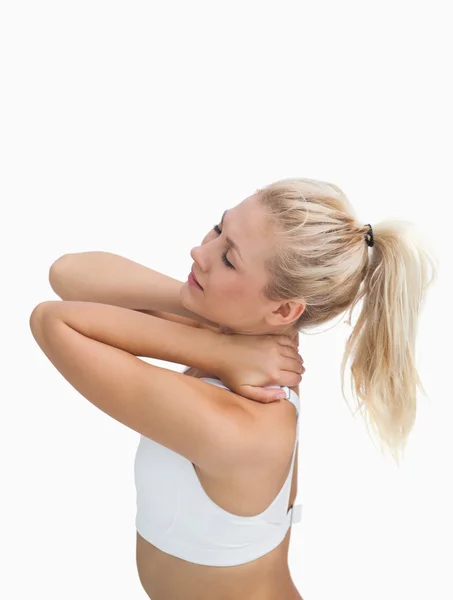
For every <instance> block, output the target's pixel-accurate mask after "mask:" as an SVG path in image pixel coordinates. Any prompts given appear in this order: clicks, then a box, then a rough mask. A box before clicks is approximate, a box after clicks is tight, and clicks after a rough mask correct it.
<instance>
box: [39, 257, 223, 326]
mask: <svg viewBox="0 0 453 600" xmlns="http://www.w3.org/2000/svg"><path fill="white" fill-rule="evenodd" d="M49 283H50V285H51V287H52V289H53V291H54V292H55V293H56V294H57V296H59V297H60V298H61V299H62V300H81V301H84V302H97V303H101V304H111V305H113V306H120V307H123V308H130V309H133V310H137V311H140V312H144V313H147V314H150V315H153V316H156V317H160V318H163V319H167V320H170V321H176V322H178V323H183V324H186V325H191V326H194V327H200V326H202V325H205V326H206V328H211V327H212V328H213V329H216V328H217V324H216V323H212V322H211V321H208V320H207V319H204V318H203V317H201V316H200V315H197V314H196V313H193V312H191V311H188V310H187V309H186V308H184V306H183V305H182V304H181V301H180V298H179V292H180V289H181V286H182V285H183V282H182V281H178V280H177V279H173V278H172V277H169V276H168V275H164V274H163V273H159V272H158V271H155V270H153V269H150V268H149V267H145V266H144V265H141V264H139V263H136V262H134V261H133V260H129V259H128V258H124V257H123V256H119V255H118V254H113V253H111V252H101V251H94V252H78V253H75V254H64V255H63V256H61V257H60V258H59V259H57V260H56V261H55V262H54V263H53V264H52V265H51V267H50V270H49Z"/></svg>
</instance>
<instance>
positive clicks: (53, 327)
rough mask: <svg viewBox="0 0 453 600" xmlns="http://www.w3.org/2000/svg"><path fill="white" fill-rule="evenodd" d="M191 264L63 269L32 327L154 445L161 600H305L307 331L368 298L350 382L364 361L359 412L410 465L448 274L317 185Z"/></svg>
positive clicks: (152, 565) (69, 372) (210, 241)
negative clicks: (302, 348) (301, 451)
mask: <svg viewBox="0 0 453 600" xmlns="http://www.w3.org/2000/svg"><path fill="white" fill-rule="evenodd" d="M191 257H192V259H193V267H192V271H191V274H190V275H189V278H188V281H187V282H185V283H182V282H179V281H176V280H174V279H172V278H169V277H166V276H165V275H162V274H160V273H157V272H156V271H153V270H152V269H148V268H147V267H144V266H142V265H138V264H137V263H134V262H133V261H129V260H127V259H125V258H122V257H120V256H117V255H114V254H109V253H104V252H88V253H81V254H73V255H72V254H69V255H64V256H63V257H61V258H60V259H58V260H57V261H56V262H55V263H54V264H53V265H52V267H51V269H50V282H51V285H52V287H53V289H54V291H55V292H56V293H57V294H58V295H59V296H60V298H61V299H62V300H64V302H59V301H58V302H43V303H41V304H39V305H38V306H37V307H36V308H35V309H34V311H33V312H32V315H31V317H30V326H31V330H32V333H33V335H34V337H35V339H36V341H37V343H38V344H39V346H40V347H41V348H42V350H43V351H44V353H45V354H46V356H47V357H48V358H49V360H50V361H51V362H52V363H53V364H54V365H55V367H56V368H57V369H58V370H59V371H60V373H61V374H62V375H63V376H64V377H65V378H66V379H67V380H68V381H69V383H70V384H71V385H72V386H73V387H74V388H75V389H76V390H78V391H79V392H80V393H81V394H82V395H83V396H85V398H87V399H88V400H89V401H90V402H92V403H93V404H95V405H96V406H97V407H98V408H100V409H101V410H102V411H104V412H106V413H107V414H109V415H110V416H111V417H113V418H114V419H117V420H118V421H120V422H122V423H124V424H125V425H126V426H128V427H130V428H131V429H134V430H135V431H137V432H138V433H140V434H141V435H140V443H139V446H138V449H137V455H136V459H135V483H136V487H137V516H136V529H137V548H136V550H137V553H136V559H137V568H138V573H139V577H140V581H141V583H142V585H143V587H144V589H145V591H146V592H147V594H148V596H149V597H150V598H152V600H200V599H205V598H206V600H284V599H286V600H301V599H302V596H301V595H300V593H299V591H298V590H297V589H296V587H295V585H294V582H293V580H292V578H291V574H290V572H289V568H288V550H289V542H290V535H291V526H292V524H294V523H297V522H298V521H299V520H300V516H301V515H300V512H301V511H300V509H301V505H300V504H299V505H296V504H295V501H296V496H297V477H298V468H297V465H298V463H297V449H298V432H299V413H300V409H301V404H300V400H299V389H298V385H299V383H300V381H301V378H302V374H303V372H304V370H305V369H304V367H303V360H302V358H301V356H300V354H299V352H298V343H297V339H298V338H297V335H298V333H299V332H305V331H307V330H309V329H310V328H313V327H316V326H318V325H321V324H323V323H327V322H328V321H330V320H331V319H333V318H334V317H336V316H337V315H340V314H341V313H343V312H344V311H345V310H347V309H350V311H351V312H352V309H353V308H354V306H355V305H356V304H357V302H358V301H359V300H362V299H363V306H362V312H361V314H360V316H359V319H358V321H357V323H356V324H355V326H354V328H353V331H352V334H351V337H350V339H349V340H348V343H347V347H346V350H345V355H344V360H343V364H342V375H343V377H344V369H345V364H346V361H347V359H348V358H349V357H350V358H351V359H352V364H351V370H352V382H353V384H354V388H355V393H356V396H357V398H358V401H359V407H360V408H361V409H362V410H363V413H364V416H366V417H367V423H369V424H371V426H372V428H373V430H374V432H375V433H377V434H378V438H379V440H380V441H381V442H382V445H383V447H385V448H388V449H389V450H390V451H391V452H392V454H393V456H394V457H395V459H396V460H397V461H398V458H399V454H400V452H401V451H402V449H403V447H404V443H405V441H406V439H407V436H408V435H409V432H410V430H411V428H412V425H413V423H414V419H415V406H416V388H417V386H420V387H421V382H420V379H419V377H418V374H417V370H416V367H415V364H414V347H415V337H416V330H417V319H418V315H419V311H420V308H421V306H422V303H423V300H424V295H425V291H426V289H427V287H428V285H429V283H430V282H431V281H432V280H433V277H434V271H433V277H432V278H431V280H430V279H429V274H428V267H429V266H431V267H432V268H433V269H434V266H433V262H432V259H431V257H430V255H429V254H428V252H427V251H426V249H425V248H424V247H423V244H422V243H421V242H420V240H419V239H418V238H417V237H416V236H413V235H411V228H409V227H408V226H407V224H406V223H404V222H403V223H401V222H382V223H379V224H373V225H372V226H370V225H363V224H362V223H361V222H360V221H359V220H358V219H357V218H356V216H355V215H354V212H353V210H352V208H351V206H350V204H349V202H348V201H347V198H346V197H345V195H344V194H343V192H342V191H341V190H340V189H339V188H338V187H337V186H335V185H332V184H328V183H326V182H322V181H317V180H313V179H287V180H281V181H278V182H275V183H273V184H271V185H269V186H267V187H265V188H263V189H260V190H258V191H257V192H256V193H255V194H253V195H252V196H250V197H249V198H247V199H246V200H244V201H242V202H240V203H239V204H238V205H237V206H235V207H233V208H230V209H229V210H227V211H225V213H224V214H223V216H222V219H221V221H220V222H219V223H218V224H217V225H215V227H214V228H213V229H212V230H211V231H209V233H208V234H207V235H206V237H205V238H204V239H203V241H202V243H201V245H200V246H197V247H195V248H193V249H192V252H191ZM143 313H147V314H143ZM140 356H141V357H153V358H157V359H162V360H166V361H171V362H175V363H179V364H185V365H190V367H192V368H190V369H189V370H188V371H186V372H185V373H184V374H182V373H178V372H175V371H171V370H168V369H164V368H159V367H155V366H153V365H150V364H148V363H147V362H145V361H142V360H140V359H139V358H137V357H140ZM278 392H283V393H284V394H285V397H284V398H283V399H280V400H277V397H276V394H277V393H278Z"/></svg>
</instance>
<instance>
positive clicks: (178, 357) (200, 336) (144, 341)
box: [30, 301, 224, 374]
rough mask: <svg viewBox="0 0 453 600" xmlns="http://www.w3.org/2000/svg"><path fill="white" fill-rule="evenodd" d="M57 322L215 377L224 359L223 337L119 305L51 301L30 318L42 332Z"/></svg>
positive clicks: (41, 306) (143, 353) (95, 338)
mask: <svg viewBox="0 0 453 600" xmlns="http://www.w3.org/2000/svg"><path fill="white" fill-rule="evenodd" d="M56 321H61V322H63V323H65V324H66V325H67V326H69V327H71V328H72V329H74V330H75V331H78V332H79V333H81V334H82V335H84V336H86V337H89V338H91V339H93V340H97V341H98V342H102V343H104V344H108V345H109V346H113V347H115V348H119V349H121V350H125V351H126V352H129V353H130V354H133V355H134V356H142V357H148V358H157V359H160V360H164V361H168V362H173V363H177V364H183V365H191V366H193V367H196V368H198V369H202V370H203V371H208V372H210V373H214V374H215V373H217V372H218V369H219V367H221V365H222V363H223V360H224V352H223V341H222V338H223V336H222V334H219V333H215V332H213V331H210V330H208V329H198V328H194V327H188V326H187V325H182V324H181V323H174V322H171V321H166V320H163V319H159V318H157V317H153V316H149V315H144V314H142V313H140V312H136V311H133V310H128V309H125V308H120V307H117V306H111V305H106V304H99V303H93V302H77V301H66V302H59V301H49V302H43V303H41V304H39V305H38V306H37V307H36V308H35V309H34V311H33V313H32V315H31V317H30V322H31V323H32V322H34V323H35V326H36V325H38V327H39V328H40V329H41V328H46V327H47V328H51V327H52V326H53V324H54V323H55V322H56Z"/></svg>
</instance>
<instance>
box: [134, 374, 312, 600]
mask: <svg viewBox="0 0 453 600" xmlns="http://www.w3.org/2000/svg"><path fill="white" fill-rule="evenodd" d="M185 374H186V375H188V376H191V377H215V375H212V374H209V373H203V372H201V371H200V370H197V369H193V368H191V369H189V370H188V371H186V373H185ZM291 389H292V390H293V391H295V392H296V393H297V394H299V386H297V387H294V388H291ZM225 391H226V390H225ZM226 393H230V392H227V391H226ZM244 402H247V404H248V407H249V409H250V411H252V412H253V414H255V415H256V417H257V422H258V423H259V418H260V415H262V414H263V410H272V411H275V422H276V423H279V422H288V419H285V418H284V415H285V414H286V416H288V412H289V413H292V415H293V419H290V421H291V422H292V423H293V424H292V430H291V431H289V430H288V436H287V437H288V444H287V446H286V447H285V448H282V452H281V454H280V456H279V457H277V458H276V460H275V463H274V464H269V462H268V463H267V464H263V468H262V469H255V472H254V473H250V472H241V471H238V472H237V473H235V475H234V476H229V477H228V479H226V478H223V479H220V480H214V479H213V478H212V477H208V476H207V475H206V474H205V473H202V472H201V471H200V469H199V468H198V467H195V466H194V470H195V473H196V475H197V476H198V478H199V481H200V483H201V485H202V486H203V488H204V490H205V492H206V493H207V495H208V496H209V497H210V498H211V499H212V500H213V501H214V502H215V503H216V504H218V505H219V506H221V507H222V508H224V509H225V510H227V511H229V512H231V513H233V514H237V515H240V516H252V515H256V514H259V513H260V512H262V511H264V510H265V509H266V508H267V507H268V506H269V505H270V504H271V502H272V500H273V499H274V498H275V497H276V495H277V494H278V492H279V491H280V489H281V487H282V485H283V483H284V481H285V479H286V477H287V476H288V473H289V469H290V465H291V458H292V451H293V447H294V440H295V422H296V411H295V408H294V406H293V405H292V404H291V403H290V402H288V401H287V400H282V401H280V402H274V403H272V404H267V405H263V404H260V403H257V402H253V401H251V400H248V399H245V398H244ZM263 439H264V438H263ZM297 476H298V460H297V450H296V459H295V464H294V471H293V478H292V486H291V493H290V499H289V503H288V508H290V507H291V506H293V504H294V502H295V499H296V496H297ZM290 537H291V529H290V530H289V531H288V533H287V535H286V537H285V539H284V540H283V542H282V543H281V544H280V545H279V546H278V547H277V548H275V549H274V550H273V551H271V552H269V553H268V554H266V555H265V556H262V557H261V558H258V559H257V560H254V561H251V562H249V563H246V564H243V565H238V566H234V567H212V566H205V565H199V564H195V563H190V562H187V561H184V560H181V559H179V558H176V557H174V556H171V555H169V554H166V553H164V552H162V551H160V550H159V549H158V548H156V547H155V546H153V545H152V544H150V543H149V542H147V541H146V540H144V539H143V538H142V537H141V536H140V535H139V534H138V533H137V546H136V562H137V569H138V574H139V578H140V581H141V583H142V585H143V588H144V590H145V591H146V593H147V594H148V596H149V598H151V599H152V600H200V599H201V598H203V599H206V600H303V599H302V596H301V595H300V593H299V592H298V591H297V589H296V587H295V585H294V582H293V580H292V578H291V574H290V572H289V567H288V550H289V542H290Z"/></svg>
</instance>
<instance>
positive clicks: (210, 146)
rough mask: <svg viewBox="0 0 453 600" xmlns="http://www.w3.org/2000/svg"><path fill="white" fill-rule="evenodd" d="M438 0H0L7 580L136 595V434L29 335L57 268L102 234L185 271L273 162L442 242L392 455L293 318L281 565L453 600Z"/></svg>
mask: <svg viewBox="0 0 453 600" xmlns="http://www.w3.org/2000/svg"><path fill="white" fill-rule="evenodd" d="M448 5H449V3H448V2H440V1H436V0H434V1H433V0H431V1H430V2H408V1H406V2H402V1H400V2H398V1H397V2H395V1H392V2H389V1H388V0H387V1H384V2H380V3H378V4H376V3H370V2H362V3H360V2H352V1H343V2H333V1H331V2H327V1H319V0H318V1H317V2H312V3H303V2H295V1H293V2H288V1H282V0H279V1H278V2H277V1H275V2H263V1H261V2H258V1H255V2H247V1H244V0H241V1H235V2H233V1H231V0H229V1H228V2H208V1H204V2H201V1H199V0H191V1H190V2H183V1H179V2H174V1H173V2H168V1H167V2H150V1H148V2H143V1H140V2H137V1H128V2H125V1H123V2H118V1H112V0H110V1H109V2H106V1H100V0H89V1H86V0H78V1H77V2H68V1H66V2H61V1H60V2H57V1H53V2H50V1H48V0H41V1H40V2H25V1H21V0H10V1H8V0H6V1H4V2H2V4H1V8H0V52H1V56H0V59H1V65H0V85H1V93H0V103H1V107H0V108H1V110H0V126H1V132H0V133H1V135H0V145H1V146H0V151H1V157H0V169H1V177H0V200H1V216H0V221H1V224H2V231H1V236H0V244H1V252H0V257H1V258H0V260H1V267H2V268H1V270H2V286H1V287H2V293H1V313H0V315H1V316H0V318H1V322H2V340H3V343H2V347H1V352H2V362H1V366H2V369H1V390H0V397H1V404H2V419H1V431H0V443H1V448H0V450H1V454H0V456H1V473H2V475H1V481H2V489H3V491H2V495H1V511H0V528H1V536H0V551H1V555H2V556H1V557H0V558H1V572H2V574H1V577H0V596H1V597H2V598H5V599H7V600H16V599H20V600H22V599H25V598H46V599H48V600H51V599H57V598H58V599H61V598H64V599H65V600H73V599H74V600H75V599H79V598H82V597H83V598H86V599H87V600H95V599H96V600H97V599H99V598H109V599H112V600H113V599H124V598H128V599H129V600H132V599H139V598H140V599H144V598H145V597H146V595H145V593H144V591H143V590H142V588H141V585H140V583H139V580H138V575H137V573H136V567H135V529H134V519H135V489H134V482H133V460H134V455H135V450H136V447H137V444H138V434H136V433H135V432H133V431H131V430H128V429H127V428H125V427H124V426H123V425H121V424H119V423H117V422H116V421H113V420H112V419H111V418H110V417H108V416H107V415H105V414H104V413H102V412H100V411H99V410H98V409H97V408H95V407H94V406H93V405H91V404H90V403H89V402H88V401H86V400H85V399H84V398H83V397H82V396H81V395H79V394H78V393H77V392H76V391H75V390H74V389H73V388H71V386H69V385H68V383H67V382H66V381H65V380H64V379H63V377H62V376H61V375H60V374H59V373H58V372H57V371H56V370H55V368H54V367H53V365H52V364H51V363H50V362H49V361H48V360H47V358H46V357H45V355H44V354H43V353H42V352H41V350H40V349H39V347H38V346H37V344H36V343H35V341H34V340H33V338H32V335H31V332H30V330H29V325H28V319H29V316H30V313H31V311H32V310H33V308H34V307H35V306H36V305H37V304H38V303H40V302H42V301H44V300H51V299H58V298H57V297H56V296H55V294H54V293H53V292H52V290H51V288H50V286H49V283H48V270H49V267H50V265H51V263H52V262H53V261H54V260H55V259H56V258H58V257H59V256H61V255H62V254H65V253H69V252H80V251H86V250H106V251H110V252H114V253H117V254H121V255H123V256H126V257H128V258H131V259H133V260H135V261H137V262H141V263H143V264H146V265H148V266H150V267H152V268H154V269H156V270H159V271H162V272H164V273H166V274H168V275H171V276H172V277H176V278H178V279H181V280H185V279H186V278H187V274H188V272H189V270H190V266H191V264H192V260H191V258H190V256H189V251H190V249H191V248H192V247H193V246H195V245H197V244H199V243H200V241H201V239H202V237H203V235H204V234H205V233H206V232H207V231H208V230H209V228H211V227H212V225H213V224H214V223H217V222H218V220H219V219H220V217H221V214H222V212H223V211H224V210H225V209H226V208H229V207H232V206H234V205H236V204H238V203H239V202H240V201H241V200H243V199H244V198H245V197H247V196H248V195H250V194H251V193H253V192H254V191H255V189H256V188H257V187H260V186H263V185H266V184H267V183H270V182H272V181H275V180H276V179H280V178H282V177H312V178H318V179H324V180H327V181H331V182H333V183H336V184H337V185H339V186H340V187H341V188H342V189H343V190H344V191H345V193H346V194H347V195H348V197H349V199H350V201H351V202H352V204H353V206H354V208H355V210H356V212H357V214H358V216H359V218H360V219H361V220H362V221H363V223H372V224H377V223H379V221H380V220H382V219H386V218H401V219H407V220H410V221H412V222H413V223H415V224H416V225H417V226H418V227H419V228H420V230H421V232H422V234H424V235H425V236H426V238H427V239H428V240H429V241H430V242H431V243H432V244H433V246H434V248H435V250H436V252H437V257H438V259H439V260H440V272H439V280H438V282H437V283H436V285H435V286H434V287H433V288H432V289H431V291H430V293H429V296H428V297H427V301H426V306H425V308H424V309H423V312H422V315H421V317H420V325H419V335H418V347H417V358H418V365H419V370H420V375H421V379H422V382H423V383H424V385H425V388H426V391H427V393H428V396H429V398H428V399H426V398H424V397H423V396H420V399H419V404H418V414H417V422H416V426H415V428H414V430H413V432H412V434H411V437H410V440H409V444H408V449H407V452H406V458H405V461H404V462H403V465H402V467H401V469H400V471H398V470H397V468H396V467H395V466H394V465H393V463H392V462H391V461H390V459H388V458H383V457H382V455H381V454H380V453H379V451H378V449H376V448H375V447H374V446H373V445H372V443H371V441H370V440H369V438H368V436H367V434H366V430H365V428H364V426H363V425H362V423H361V422H360V420H359V419H356V420H354V419H353V418H352V416H351V413H350V411H349V409H348V408H347V406H346V404H345V402H344V400H343V398H342V395H341V390H340V363H341V358H342V355H343V350H344V343H345V340H346V338H347V335H349V333H350V329H349V328H348V327H347V326H346V325H344V324H343V322H342V319H338V325H337V326H336V327H334V328H332V326H333V325H334V324H329V326H328V327H325V328H322V331H323V332H322V333H320V334H319V335H310V336H301V340H300V349H301V354H302V355H303V356H304V359H305V366H306V369H307V370H306V374H305V376H304V380H303V384H302V388H301V397H302V402H303V420H302V422H301V430H300V433H301V443H300V454H299V495H298V499H297V502H301V503H302V504H303V505H304V508H303V517H302V522H301V523H300V524H298V525H296V526H295V527H294V528H293V532H292V540H291V547H290V556H289V560H290V569H291V573H292V576H293V579H294V581H295V583H296V586H297V588H298V589H299V591H300V593H301V594H302V596H303V598H304V600H331V599H332V598H347V599H348V600H359V599H360V600H363V599H364V598H366V599H367V600H378V599H379V600H382V599H383V598H385V600H405V599H408V600H409V599H410V600H421V599H423V600H425V599H426V598H432V599H436V600H447V599H450V600H451V599H452V598H453V587H452V580H451V568H452V563H453V554H452V550H451V542H452V536H453V520H452V516H451V510H452V502H453V493H452V487H451V472H452V468H451V458H452V455H453V453H452V451H453V443H452V435H451V431H452V418H453V410H452V399H453V398H452V391H451V383H450V375H451V364H450V362H447V358H448V356H449V357H450V358H451V339H452V333H453V331H452V327H451V316H450V308H451V307H450V304H451V301H450V299H451V296H450V295H449V293H448V292H449V291H451V281H449V280H450V279H451V275H452V268H451V263H452V250H451V244H452V235H453V233H452V222H451V217H452V209H451V206H452V186H451V166H452V145H451V140H452V134H453V128H452V118H451V107H452V105H453V97H452V92H451V89H452V88H451V55H452V51H453V47H452V46H453V44H452V41H451V40H452V38H451V21H450V20H449V19H448V18H447V14H448V10H447V9H448ZM324 330H327V331H324ZM172 368H175V369H177V370H182V367H180V366H178V365H173V367H172ZM348 381H349V380H347V382H348ZM346 389H347V390H348V387H347V388H346ZM212 600H214V599H212Z"/></svg>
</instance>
